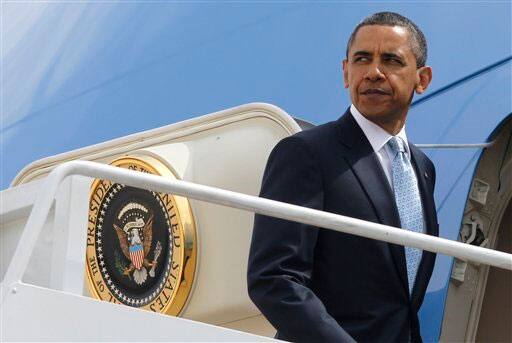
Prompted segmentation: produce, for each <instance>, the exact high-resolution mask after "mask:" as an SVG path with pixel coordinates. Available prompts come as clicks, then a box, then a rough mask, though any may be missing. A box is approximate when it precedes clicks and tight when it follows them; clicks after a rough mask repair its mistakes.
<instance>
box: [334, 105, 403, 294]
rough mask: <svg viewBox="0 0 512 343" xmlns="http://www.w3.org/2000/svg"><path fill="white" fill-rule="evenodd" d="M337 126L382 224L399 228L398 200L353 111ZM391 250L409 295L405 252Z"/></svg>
mask: <svg viewBox="0 0 512 343" xmlns="http://www.w3.org/2000/svg"><path fill="white" fill-rule="evenodd" d="M338 124H339V130H340V132H339V139H340V142H341V143H342V144H343V145H344V146H345V147H347V148H348V149H347V150H346V151H345V154H344V157H345V159H346V160H347V162H348V165H350V166H351V168H352V171H353V172H354V174H355V175H356V177H357V179H358V180H359V183H360V184H361V187H362V188H363V189H364V191H365V193H366V196H367V197H368V199H369V200H370V202H371V204H372V205H373V209H374V211H375V213H376V214H377V217H378V218H379V221H380V223H382V224H385V225H390V226H394V227H400V226H401V225H400V217H399V214H398V209H397V207H396V202H395V197H394V194H393V191H392V189H391V187H390V185H389V183H388V181H387V179H386V174H385V173H384V170H383V169H382V166H381V165H380V163H379V161H378V159H377V156H376V155H375V153H374V151H373V148H372V147H371V145H370V142H369V141H368V139H367V138H366V136H365V135H364V133H363V131H362V130H361V128H360V127H359V125H358V124H357V122H356V121H355V119H354V118H353V117H352V115H351V114H350V110H347V112H346V113H345V115H344V116H342V117H341V118H340V119H339V120H338ZM388 246H389V249H390V252H391V255H392V256H393V260H394V263H395V267H396V269H397V272H398V275H399V276H400V279H401V281H402V284H403V286H404V290H405V291H407V293H409V290H408V282H407V267H406V263H405V252H404V248H403V247H402V246H400V245H396V244H392V243H388Z"/></svg>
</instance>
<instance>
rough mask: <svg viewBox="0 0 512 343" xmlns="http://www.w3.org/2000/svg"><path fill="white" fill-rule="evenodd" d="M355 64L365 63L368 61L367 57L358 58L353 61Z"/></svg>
mask: <svg viewBox="0 0 512 343" xmlns="http://www.w3.org/2000/svg"><path fill="white" fill-rule="evenodd" d="M354 61H355V62H367V61H369V58H368V57H363V56H358V57H356V58H355V59H354Z"/></svg>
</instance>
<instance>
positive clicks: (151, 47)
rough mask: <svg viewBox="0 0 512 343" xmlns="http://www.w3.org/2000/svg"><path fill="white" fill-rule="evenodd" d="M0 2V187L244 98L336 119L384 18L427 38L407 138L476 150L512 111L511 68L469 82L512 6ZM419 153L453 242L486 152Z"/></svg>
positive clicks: (431, 293) (431, 309)
mask: <svg viewBox="0 0 512 343" xmlns="http://www.w3.org/2000/svg"><path fill="white" fill-rule="evenodd" d="M1 6H2V11H1V15H2V30H1V32H2V56H1V57H2V76H1V95H2V106H1V115H2V117H1V127H0V132H1V136H0V156H1V163H0V164H1V170H0V188H1V189H4V188H6V187H8V185H9V183H10V181H11V180H12V178H13V177H14V176H15V175H16V174H17V173H18V172H19V170H20V169H21V168H23V167H24V166H25V165H27V164H28V163H30V162H32V161H34V160H37V159H39V158H43V157H46V156H51V155H54V154H57V153H61V152H65V151H69V150H71V149H76V148H80V147H83V146H87V145H91V144H94V143H98V142H102V141H105V140H109V139H112V138H116V137H121V136H124V135H126V134H130V133H134V132H139V131H142V130H146V129H150V128H155V127H159V126H162V125H166V124H169V123H174V122H178V121H181V120H183V119H187V118H191V117H195V116H198V115H202V114H206V113H211V112H214V111H217V110H220V109H225V108H228V107H232V106H236V105H239V104H243V103H247V102H254V101H261V102H269V103H272V104H275V105H277V106H280V107H281V108H283V109H284V110H286V111H287V112H288V113H290V114H293V115H295V116H298V117H301V118H304V119H306V120H308V121H311V122H313V123H317V124H319V123H322V122H325V121H328V120H332V119H333V118H336V117H338V116H339V115H341V114H342V113H343V112H344V111H345V109H346V107H347V106H348V105H349V100H348V96H347V92H346V91H345V90H343V88H342V74H341V60H342V59H343V58H344V55H345V44H346V41H347V39H348V36H349V34H350V32H351V30H352V29H353V27H354V26H355V25H356V24H357V22H358V21H359V20H361V19H362V18H363V17H364V16H366V15H368V14H370V13H373V12H376V11H381V10H392V11H397V12H400V13H402V14H404V15H406V16H408V17H410V18H411V19H413V20H414V21H415V22H416V23H417V24H418V25H419V26H420V27H421V28H422V30H423V31H424V33H425V35H426V36H427V39H428V41H429V60H428V64H429V65H431V66H432V67H433V69H434V80H433V82H432V85H431V87H430V90H429V91H428V92H427V93H426V95H425V96H423V98H425V100H424V101H421V100H420V101H419V102H418V104H417V105H416V106H414V107H413V108H412V109H411V115H410V118H409V123H408V127H407V130H408V136H409V138H411V140H413V141H414V142H417V143H460V142H464V143H478V142H483V141H485V140H486V139H487V138H488V136H489V134H490V133H491V132H492V131H493V130H494V128H495V127H496V125H497V124H498V123H499V122H500V121H501V120H503V118H504V117H505V116H506V115H508V114H509V113H511V112H512V110H511V93H512V92H511V77H510V75H511V63H510V61H508V62H507V63H505V64H502V65H500V66H498V67H495V68H493V69H491V70H490V71H488V72H486V73H483V74H479V75H477V76H475V77H473V78H470V79H467V80H466V79H464V78H465V77H467V76H468V75H470V74H472V73H474V72H475V71H478V70H480V69H481V68H483V67H485V66H488V65H491V64H493V63H495V62H497V61H500V60H503V59H504V58H507V57H508V56H510V54H511V51H512V49H511V42H512V36H511V32H510V25H511V4H510V2H494V3H492V2H486V3H482V2H481V3H460V2H454V3H447V4H445V3H396V2H395V3H387V4H386V3H383V2H378V3H376V4H368V3H362V4H361V3H356V2H353V3H326V2H324V3H300V2H283V3H247V2H241V3H162V2H160V3H135V2H131V3H124V4H122V3H83V2H76V3H34V2H32V3H14V2H11V3H2V5H1ZM459 79H464V81H463V82H461V83H459V84H456V85H453V87H450V88H449V89H445V90H443V88H444V87H445V86H446V85H450V84H452V82H454V81H456V80H459ZM436 90H442V91H441V92H439V93H436ZM429 94H432V95H433V96H431V97H429ZM418 99H422V98H421V97H419V98H417V99H416V100H418ZM427 153H428V154H429V155H430V157H431V158H432V159H433V161H434V162H435V164H436V167H437V175H438V178H437V185H436V194H435V197H436V202H437V206H438V210H439V218H440V224H441V236H443V237H446V238H450V239H456V238H457V234H458V229H459V226H460V221H461V217H462V211H463V208H464V204H465V201H466V197H467V193H468V189H469V186H470V182H471V178H472V175H473V171H474V168H475V165H476V163H477V161H478V158H479V156H480V153H481V151H480V150H479V149H472V150H465V151H461V150H442V151H434V150H428V151H427ZM451 263H452V261H451V259H450V258H448V257H446V256H439V257H438V259H437V263H436V268H435V271H434V275H433V277H432V281H431V283H430V285H429V289H428V293H427V295H426V298H425V303H424V306H423V307H422V309H421V312H420V317H421V322H422V327H423V330H422V331H423V335H424V338H425V340H426V341H436V340H437V338H438V337H439V332H440V324H441V322H442V315H443V313H442V312H443V308H444V305H443V304H444V299H445V297H446V291H447V285H448V280H449V274H450V269H451Z"/></svg>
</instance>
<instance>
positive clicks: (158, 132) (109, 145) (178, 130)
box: [11, 102, 301, 187]
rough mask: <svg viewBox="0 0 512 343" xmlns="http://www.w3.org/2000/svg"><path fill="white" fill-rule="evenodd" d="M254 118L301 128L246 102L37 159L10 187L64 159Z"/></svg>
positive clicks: (186, 136) (121, 151)
mask: <svg viewBox="0 0 512 343" xmlns="http://www.w3.org/2000/svg"><path fill="white" fill-rule="evenodd" d="M254 118H260V119H261V118H263V119H265V120H271V121H273V122H275V123H276V124H277V125H276V126H278V127H280V128H281V129H282V130H283V131H285V132H287V135H290V134H293V133H296V132H299V131H301V129H300V127H299V125H298V124H297V123H296V122H295V120H293V118H292V117H291V116H290V115H288V114H287V113H286V112H285V111H284V110H282V109H281V108H279V107H277V106H274V105H271V104H267V103H257V102H256V103H249V104H244V105H240V106H236V107H233V108H228V109H225V110H222V111H218V112H215V113H210V114H207V115H203V116H200V117H197V118H192V119H188V120H184V121H181V122H178V123H174V124H171V125H166V126H162V127H159V128H156V129H152V130H147V131H143V132H139V133H135V134H132V135H127V136H124V137H120V138H116V139H113V140H110V141H107V142H103V143H98V144H95V145H91V146H87V147H84V148H80V149H77V150H73V151H68V152H65V153H62V154H58V155H54V156H51V157H46V158H43V159H41V160H37V161H35V162H32V163H30V164H29V165H27V166H25V167H24V168H23V169H22V170H21V171H20V172H19V173H18V175H16V177H15V178H14V180H13V181H12V182H11V187H13V186H16V185H19V184H22V183H26V182H30V181H32V180H35V179H37V178H41V177H43V176H45V175H46V174H47V173H49V172H50V171H51V169H52V168H54V167H55V166H57V165H59V164H61V163H64V162H67V161H72V160H78V159H79V160H90V161H97V162H104V163H109V162H110V161H112V160H113V159H115V158H117V157H119V156H121V155H125V154H128V153H131V152H133V151H135V150H137V149H144V148H148V147H154V146H157V145H164V144H170V143H176V142H178V141H182V140H191V139H193V138H192V137H193V136H197V135H201V134H202V133H205V132H208V131H210V130H212V129H216V128H221V127H224V126H226V125H229V124H235V123H238V122H243V121H245V120H247V119H254ZM246 144H247V143H246Z"/></svg>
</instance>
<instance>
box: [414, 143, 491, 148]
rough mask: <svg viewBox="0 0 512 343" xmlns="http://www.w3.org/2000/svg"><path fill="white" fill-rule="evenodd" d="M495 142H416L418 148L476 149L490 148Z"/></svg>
mask: <svg viewBox="0 0 512 343" xmlns="http://www.w3.org/2000/svg"><path fill="white" fill-rule="evenodd" d="M493 144H494V142H489V143H463V144H415V145H416V146H417V147H418V148H422V149H474V148H488V147H490V146H491V145H493Z"/></svg>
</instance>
